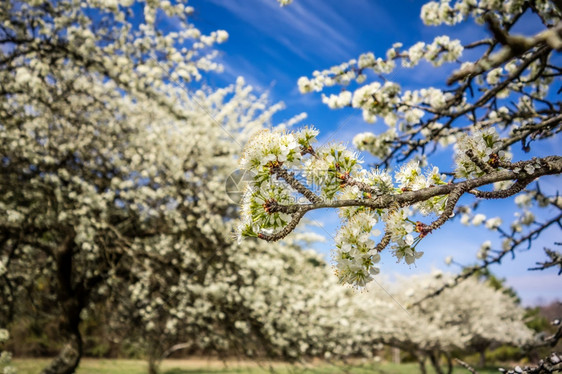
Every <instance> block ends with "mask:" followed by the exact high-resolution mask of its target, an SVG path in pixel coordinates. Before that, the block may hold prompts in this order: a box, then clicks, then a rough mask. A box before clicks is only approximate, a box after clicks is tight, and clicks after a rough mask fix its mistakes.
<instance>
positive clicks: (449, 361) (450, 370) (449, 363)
mask: <svg viewBox="0 0 562 374" xmlns="http://www.w3.org/2000/svg"><path fill="white" fill-rule="evenodd" d="M445 358H446V359H447V374H453V360H452V359H451V355H450V354H449V353H445Z"/></svg>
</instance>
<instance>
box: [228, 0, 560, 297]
mask: <svg viewBox="0 0 562 374" xmlns="http://www.w3.org/2000/svg"><path fill="white" fill-rule="evenodd" d="M286 3H287V2H282V4H286ZM559 5H560V4H555V2H551V1H508V2H499V1H487V0H482V1H477V0H459V1H456V2H455V3H451V2H450V1H446V0H443V1H440V2H435V1H431V2H429V3H427V4H426V5H424V6H423V7H422V10H421V18H422V20H423V21H424V23H425V24H426V25H442V24H446V25H451V26H454V25H457V24H460V23H462V22H467V21H469V20H472V19H473V20H475V21H476V23H478V24H486V25H487V27H488V29H489V35H490V36H489V37H487V38H484V39H482V40H470V41H461V40H456V39H452V38H450V37H449V36H447V35H444V36H439V37H437V38H435V39H434V40H433V41H432V42H430V43H425V42H421V41H420V42H418V43H416V44H414V45H412V46H406V47H404V46H403V45H402V44H401V43H396V44H394V45H393V46H392V47H391V48H390V49H389V50H388V51H387V53H386V55H385V56H382V57H376V56H375V55H374V54H373V53H370V52H369V53H365V54H362V55H361V56H359V58H358V59H354V60H351V61H349V62H346V63H342V64H341V65H338V66H334V67H332V68H330V69H327V70H323V71H315V72H314V73H313V76H312V77H311V78H307V77H302V78H300V79H299V81H298V85H299V88H300V90H301V92H303V93H308V92H314V91H315V92H320V91H327V90H330V89H331V87H337V88H338V91H339V92H338V93H336V94H334V93H331V94H329V95H326V94H323V95H322V101H323V102H325V103H326V104H327V105H328V106H329V107H330V108H334V109H336V108H342V107H352V108H357V109H358V110H360V111H361V112H362V114H363V118H364V119H365V120H366V121H367V122H375V121H376V120H377V119H379V118H380V119H382V120H384V123H385V125H386V126H387V130H386V131H384V132H382V133H380V134H377V135H375V134H373V133H363V134H359V135H357V136H356V137H355V139H354V144H355V146H356V147H357V148H358V149H360V150H366V151H368V152H370V153H371V154H373V155H374V156H375V157H377V158H378V159H379V160H380V162H379V163H378V164H377V165H375V166H373V167H371V166H370V167H363V166H362V165H361V161H360V159H359V156H358V154H357V153H355V152H353V151H351V150H349V149H347V148H346V147H344V146H342V145H339V144H329V145H323V146H321V147H319V148H315V144H314V142H315V141H316V138H317V135H318V131H317V130H315V129H313V128H306V129H303V130H301V131H295V132H268V133H265V134H261V135H260V136H257V137H255V138H254V139H253V141H251V142H250V143H249V144H248V146H247V147H246V149H245V152H244V155H243V157H242V161H241V165H242V166H243V167H244V168H246V169H248V170H251V171H252V172H253V173H254V175H255V177H254V180H253V182H252V184H251V185H250V186H249V188H248V189H247V191H246V195H245V198H244V200H243V203H242V215H243V217H242V222H241V224H240V227H239V233H240V235H241V236H250V237H258V238H261V239H265V240H268V241H276V240H279V239H281V238H283V237H285V236H286V235H288V234H289V233H290V232H291V231H292V230H293V229H294V228H295V227H296V226H297V224H298V222H299V220H300V219H301V218H302V217H303V216H304V215H305V214H306V213H307V212H310V211H312V210H315V209H322V208H337V209H338V211H339V214H340V217H341V219H342V227H341V229H340V230H339V231H338V233H337V235H336V237H335V241H336V243H335V246H336V250H335V251H336V253H335V256H334V257H335V259H336V261H337V268H338V276H339V278H340V280H341V281H342V282H343V283H350V284H354V285H358V286H363V285H365V283H366V282H368V281H369V280H371V279H372V275H373V274H376V273H378V272H379V269H378V267H377V263H378V262H379V259H380V252H381V251H383V250H384V249H386V248H389V249H390V251H391V252H392V253H393V254H394V255H395V256H396V258H397V259H398V260H399V261H400V260H402V259H404V261H405V262H406V263H407V264H411V263H412V262H414V261H415V260H416V259H417V258H419V257H420V256H421V255H422V254H423V252H422V251H420V250H419V247H417V245H418V243H419V242H420V241H421V240H422V239H423V238H424V237H426V236H427V235H429V234H431V233H432V232H433V231H434V230H435V229H437V228H439V227H441V226H442V225H444V224H445V223H446V222H447V221H448V220H449V219H450V218H451V217H453V215H454V214H455V213H456V212H462V213H463V214H464V215H465V216H466V217H465V218H464V219H465V220H469V219H470V218H471V216H470V214H471V213H470V209H469V207H466V206H464V207H461V206H457V203H458V202H459V199H460V198H461V197H463V196H464V195H472V196H473V197H474V198H475V199H476V201H480V200H487V199H506V198H508V197H510V196H513V195H515V194H518V193H520V192H522V191H525V192H524V195H520V196H522V198H520V200H518V203H520V204H521V205H525V204H527V205H530V204H535V205H539V206H543V207H545V206H550V207H552V208H553V209H552V210H554V211H555V213H554V214H553V215H552V216H551V217H550V218H548V219H546V220H545V221H543V222H540V223H539V222H537V220H535V219H534V216H533V215H532V214H531V213H524V214H522V215H520V218H518V220H517V222H514V223H513V230H511V232H510V230H505V229H502V228H501V227H500V226H501V225H500V224H501V222H500V221H499V220H498V219H491V220H488V221H487V222H486V225H487V226H488V227H489V228H490V229H492V230H497V231H498V232H499V233H500V235H502V236H503V237H504V244H503V248H502V249H500V250H497V251H490V250H486V251H483V252H482V253H481V257H480V258H481V260H482V264H479V265H478V266H476V267H474V269H473V270H474V271H476V270H477V269H478V268H481V267H485V266H488V265H489V264H490V263H494V262H499V261H500V260H501V258H502V257H503V256H505V254H506V253H509V252H512V251H513V250H514V249H515V247H517V246H519V245H521V244H522V243H526V242H527V241H529V240H532V239H533V238H535V237H536V236H537V235H539V234H540V233H541V232H542V231H544V230H545V229H546V228H548V227H550V226H555V225H556V224H558V225H560V224H561V219H562V215H561V213H560V209H561V208H562V205H561V201H560V198H558V197H557V194H556V192H552V191H549V192H548V194H545V193H543V192H542V191H541V189H540V188H539V187H538V184H537V185H535V186H531V183H532V182H533V181H536V180H538V179H540V178H542V177H545V176H548V175H557V174H559V173H560V172H561V171H562V157H560V156H558V155H547V156H544V155H541V157H537V156H535V157H532V156H533V152H534V151H535V150H536V147H535V144H539V143H540V142H548V140H550V139H552V138H553V137H556V136H557V134H558V132H559V130H560V123H561V120H562V117H561V115H560V108H561V103H560V101H559V100H558V98H559V96H557V94H559V93H560V91H558V92H556V89H557V88H556V85H555V84H554V83H555V82H556V81H557V80H558V81H559V77H560V75H561V74H562V69H561V68H560V66H559V62H560V58H559V56H558V55H556V53H557V51H560V50H561V49H562V31H561V30H562V22H561V21H560V19H561V13H560V9H559V7H558V6H559ZM529 17H534V21H535V22H536V23H538V24H540V25H541V26H542V29H543V30H542V31H540V32H539V33H537V34H536V35H533V36H529V37H526V36H521V35H516V34H512V33H511V32H510V30H511V29H512V28H513V27H515V26H516V25H517V24H518V22H528V20H529ZM467 50H474V52H472V53H470V55H471V56H473V55H474V54H476V53H477V56H478V57H477V58H476V59H472V58H470V59H468V58H467V57H465V55H466V53H465V51H467ZM422 60H425V61H427V62H429V63H430V64H432V65H434V66H435V67H436V68H439V67H441V66H443V65H445V64H453V65H454V66H455V68H456V70H455V71H454V72H453V73H451V74H450V76H449V77H448V78H447V80H446V82H445V83H446V85H445V84H444V85H443V87H441V88H437V87H426V88H422V89H418V90H403V89H402V88H401V87H400V84H399V83H397V82H393V81H392V80H391V79H390V77H389V76H388V74H389V73H391V72H392V71H393V70H394V69H396V68H397V63H401V65H402V67H403V68H410V67H415V66H416V65H418V64H419V63H420V61H422ZM518 145H520V148H521V150H522V151H523V152H516V154H517V155H518V156H517V157H518V159H517V160H513V152H515V151H519V149H514V148H515V147H517V146H518ZM447 148H454V157H453V158H454V162H455V170H454V171H452V172H447V173H443V172H441V171H439V169H438V168H437V167H425V166H424V165H425V164H426V161H427V156H428V155H431V154H432V153H433V152H435V150H437V149H447ZM519 154H521V155H520V156H519ZM535 154H538V155H540V153H535ZM397 164H398V165H397ZM294 170H298V171H299V172H302V174H303V175H304V178H300V176H297V175H295V172H294ZM523 196H525V197H523ZM518 198H519V197H518ZM523 200H524V201H523ZM414 214H421V215H423V216H427V217H428V218H426V219H424V220H423V221H424V222H422V221H421V220H414V219H413V218H412V216H413V215H414ZM485 218H486V217H485V216H483V215H476V216H474V217H473V221H474V222H475V223H476V220H479V221H480V222H482V221H483V220H485ZM524 226H528V227H529V229H528V230H527V231H524V230H523V229H522V227H524ZM553 259H554V257H553ZM550 262H551V261H547V262H545V264H547V263H549V264H550ZM558 265H560V264H558ZM470 273H471V272H465V273H464V275H463V276H462V277H467V276H469V275H470ZM453 283H454V282H453Z"/></svg>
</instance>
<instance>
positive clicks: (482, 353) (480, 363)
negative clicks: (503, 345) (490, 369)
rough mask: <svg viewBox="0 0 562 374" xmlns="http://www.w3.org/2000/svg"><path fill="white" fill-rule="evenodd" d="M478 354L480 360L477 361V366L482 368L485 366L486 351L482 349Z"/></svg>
mask: <svg viewBox="0 0 562 374" xmlns="http://www.w3.org/2000/svg"><path fill="white" fill-rule="evenodd" d="M478 353H480V360H479V361H478V366H479V367H481V368H483V367H484V366H485V365H486V349H483V350H481V351H480V352H478Z"/></svg>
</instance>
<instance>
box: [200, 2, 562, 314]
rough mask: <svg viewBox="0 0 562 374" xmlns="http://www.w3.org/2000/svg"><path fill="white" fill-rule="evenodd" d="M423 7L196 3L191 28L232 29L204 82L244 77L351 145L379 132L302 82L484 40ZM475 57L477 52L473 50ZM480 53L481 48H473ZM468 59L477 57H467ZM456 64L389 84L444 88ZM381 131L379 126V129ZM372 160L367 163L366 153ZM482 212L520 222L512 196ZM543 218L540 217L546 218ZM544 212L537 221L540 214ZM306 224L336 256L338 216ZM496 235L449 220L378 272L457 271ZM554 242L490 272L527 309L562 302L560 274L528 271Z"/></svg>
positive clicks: (553, 234)
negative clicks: (408, 259) (420, 45)
mask: <svg viewBox="0 0 562 374" xmlns="http://www.w3.org/2000/svg"><path fill="white" fill-rule="evenodd" d="M423 3H424V2H423V1H416V0H399V1H375V0H348V1H345V2H344V1H341V0H322V1H320V0H294V2H293V3H292V4H291V5H289V6H287V7H284V8H281V7H280V6H279V5H278V3H277V2H276V1H275V0H192V1H191V2H190V5H192V6H193V7H194V8H195V13H194V15H193V17H192V22H193V23H194V24H195V25H196V26H197V27H198V28H199V29H201V30H202V31H204V32H210V31H212V30H216V29H225V30H226V31H228V33H229V35H230V37H229V40H228V42H226V43H225V44H222V45H220V46H219V51H220V56H219V61H220V62H221V63H222V64H223V66H224V72H223V73H222V74H212V75H209V76H207V78H206V82H205V83H207V84H209V85H211V86H215V87H220V86H224V85H226V84H230V83H233V82H234V81H235V80H236V77H238V76H242V77H244V78H245V79H246V81H247V82H248V83H249V84H251V85H252V86H254V88H255V89H256V90H257V91H258V92H259V93H261V92H267V93H268V94H269V96H270V98H271V100H272V101H274V102H276V101H283V102H284V103H285V105H286V110H284V111H283V112H282V113H280V114H279V115H277V116H276V118H275V119H276V121H277V122H283V121H284V120H286V119H288V118H290V117H292V116H294V115H296V114H299V113H301V112H306V113H307V114H308V118H307V120H306V121H304V123H305V124H314V125H315V126H316V127H317V128H319V129H320V130H321V135H320V143H323V142H326V141H328V140H329V141H342V142H345V143H350V142H351V139H352V138H353V136H354V135H355V134H357V133H358V132H363V131H374V132H377V131H379V130H380V129H382V126H383V125H382V124H381V123H382V121H379V123H378V125H377V124H375V125H369V124H366V123H365V122H364V121H363V120H362V117H361V113H360V112H359V111H356V110H352V109H344V110H337V111H334V110H330V109H329V108H328V107H327V106H325V105H324V104H322V102H321V97H320V95H319V94H307V95H301V94H300V93H299V92H298V89H297V84H296V82H297V79H298V78H299V77H301V76H308V77H310V76H311V74H312V72H313V71H314V70H322V69H325V68H329V67H331V66H333V65H336V64H339V63H342V62H345V61H347V60H349V59H351V58H357V57H358V56H359V54H361V53H364V52H368V51H372V52H374V53H375V56H377V55H378V56H384V54H385V52H386V50H387V49H388V48H389V47H390V46H391V45H392V44H393V43H394V42H402V43H403V44H404V45H405V46H410V45H412V44H414V43H416V42H417V41H425V42H429V41H431V40H433V38H434V37H435V36H438V35H442V34H445V33H447V34H448V35H450V36H451V37H454V38H460V39H461V40H467V38H468V40H475V39H476V38H478V37H484V36H486V33H487V32H486V30H485V29H484V28H482V27H480V26H478V25H476V24H474V23H466V24H462V25H460V26H457V27H455V28H449V27H427V26H424V25H423V24H422V22H421V20H420V17H419V12H420V8H421V6H422V5H423ZM521 25H522V26H518V27H517V28H516V29H515V31H516V32H519V33H523V34H527V35H530V34H532V33H534V32H536V31H537V25H536V22H534V20H532V19H529V20H526V22H521ZM471 53H473V52H471ZM474 53H475V52H474ZM469 57H470V56H469ZM448 71H450V68H445V69H440V70H436V69H434V68H433V67H432V66H430V65H429V64H424V63H422V64H420V65H419V66H418V67H417V68H416V69H413V70H412V69H409V70H406V69H398V70H397V71H396V72H394V73H392V74H390V75H389V77H390V79H392V80H394V81H396V82H398V83H400V84H401V85H402V86H403V87H406V88H420V87H427V86H431V85H433V86H436V87H440V86H443V82H444V80H445V76H446V73H447V72H448ZM377 126H378V128H377ZM557 143H558V142H557V141H556V140H552V141H550V142H549V143H548V144H546V146H545V147H544V148H543V151H544V153H549V152H550V153H551V154H552V153H555V150H556V149H557V147H558V144H557ZM365 159H366V160H367V161H368V160H370V158H369V157H368V156H365ZM431 161H432V162H433V163H434V164H438V165H439V166H442V167H443V168H445V169H446V168H447V167H450V166H451V165H452V159H451V157H450V154H445V153H443V154H441V155H438V156H437V157H436V158H435V159H433V160H431ZM559 186H560V178H556V177H552V178H548V179H545V181H544V187H545V189H546V190H548V191H554V190H556V189H557V188H558V187H559ZM484 205H485V208H484V209H482V210H481V212H482V213H484V214H487V215H488V216H490V217H493V216H498V215H499V216H501V217H502V218H504V223H505V222H511V221H512V220H513V212H514V210H513V208H514V207H515V204H514V203H513V201H512V200H509V201H503V202H491V203H489V204H487V202H486V203H485V204H484ZM550 213H551V214H548V215H546V216H544V211H543V212H538V213H537V215H538V217H539V218H541V217H542V216H544V217H545V218H546V217H550V216H551V215H552V213H553V212H552V211H550ZM539 214H540V215H539ZM308 218H310V219H311V220H313V221H315V222H319V223H322V224H323V226H324V227H323V228H318V229H315V231H316V232H318V233H319V234H321V235H324V236H326V237H327V240H326V242H325V243H322V244H320V245H318V246H317V250H318V251H320V252H321V253H323V254H325V255H326V256H327V258H328V259H329V253H330V249H331V246H332V243H333V240H332V238H331V237H330V236H331V235H334V233H335V231H336V230H337V227H338V225H339V221H338V218H337V216H336V215H335V214H334V212H330V211H326V210H324V211H319V212H315V213H314V214H312V215H310V216H309V217H308ZM486 239H490V240H492V242H493V243H494V244H497V245H496V248H497V247H499V244H500V243H499V241H497V240H494V239H496V237H495V235H494V234H491V233H490V232H489V231H488V230H485V229H483V228H478V227H466V226H462V225H461V224H460V223H458V220H457V221H454V222H449V223H447V224H446V225H445V227H443V228H442V229H440V230H438V231H436V232H435V233H433V234H432V235H430V236H429V237H427V238H425V239H424V240H423V241H422V243H421V244H420V245H419V246H418V249H419V250H421V251H424V252H425V255H424V256H423V257H422V258H421V259H420V260H418V261H417V263H416V265H415V266H410V267H408V266H407V265H405V264H403V263H402V264H396V263H395V259H394V258H393V257H392V256H390V254H389V253H386V254H385V255H383V258H382V261H381V264H380V265H381V273H382V274H385V275H386V276H392V274H395V273H396V272H398V273H401V274H415V273H423V272H428V271H431V270H432V269H436V268H440V269H443V270H445V271H457V270H458V267H455V266H453V267H451V268H447V267H445V265H444V262H443V260H444V258H445V257H446V256H448V255H451V254H452V255H453V256H454V258H455V260H456V261H458V262H460V263H463V264H469V263H472V262H474V261H475V255H476V252H477V251H478V248H479V246H480V244H481V243H482V242H483V241H484V240H486ZM554 241H560V229H559V228H553V229H550V230H549V231H548V232H546V233H545V234H544V235H542V237H541V238H540V239H539V240H537V241H536V242H535V243H534V247H533V249H531V250H528V251H522V252H518V253H516V256H515V259H513V260H512V259H511V257H509V258H506V260H504V263H503V264H502V266H494V267H492V271H493V272H494V273H496V274H497V275H499V276H500V277H505V278H507V282H508V284H509V285H511V286H513V287H514V288H515V289H516V290H517V291H518V293H519V294H520V296H521V297H522V299H523V303H524V304H525V305H529V304H535V303H537V302H550V301H552V300H555V299H559V300H562V292H561V291H560V289H562V287H561V286H562V278H560V277H558V276H557V275H556V274H557V273H556V271H555V270H554V269H551V270H547V271H542V272H529V271H527V270H526V269H527V268H528V267H531V266H532V265H534V263H535V262H536V261H540V260H543V259H544V255H543V252H542V248H543V247H544V246H549V247H551V248H552V245H553V242H554Z"/></svg>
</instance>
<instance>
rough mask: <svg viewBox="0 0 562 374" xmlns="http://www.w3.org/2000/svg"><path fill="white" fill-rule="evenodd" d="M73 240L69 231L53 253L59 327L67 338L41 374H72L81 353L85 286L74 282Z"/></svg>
mask: <svg viewBox="0 0 562 374" xmlns="http://www.w3.org/2000/svg"><path fill="white" fill-rule="evenodd" d="M73 244H74V234H73V233H72V234H70V235H68V236H67V238H66V239H65V240H64V242H63V243H62V244H61V245H60V246H59V247H58V248H57V249H56V250H55V251H54V253H53V255H54V257H55V261H56V266H57V301H58V303H59V306H60V307H61V309H62V321H61V324H60V330H61V336H63V337H66V338H67V343H66V344H65V345H64V347H63V348H62V349H61V351H60V352H59V354H58V356H57V357H55V358H54V359H53V360H52V361H51V363H50V364H49V366H47V367H46V368H45V369H43V371H41V374H72V373H74V372H75V370H76V368H77V367H78V364H79V363H80V358H81V357H82V336H81V335H80V330H79V325H80V312H81V311H82V309H83V307H84V305H85V300H86V297H87V296H86V291H85V290H82V289H78V290H77V289H75V288H74V286H73V279H72V277H73V268H72V267H73V263H72V260H73V259H72V250H73Z"/></svg>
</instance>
